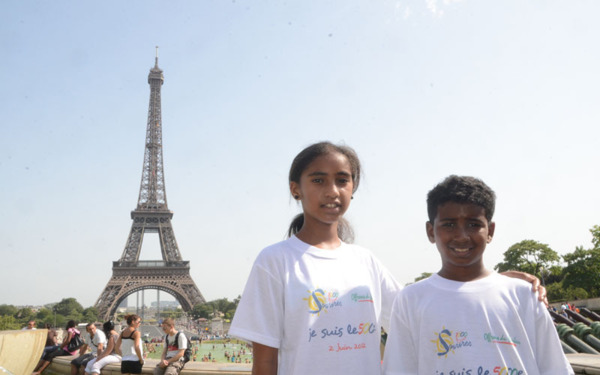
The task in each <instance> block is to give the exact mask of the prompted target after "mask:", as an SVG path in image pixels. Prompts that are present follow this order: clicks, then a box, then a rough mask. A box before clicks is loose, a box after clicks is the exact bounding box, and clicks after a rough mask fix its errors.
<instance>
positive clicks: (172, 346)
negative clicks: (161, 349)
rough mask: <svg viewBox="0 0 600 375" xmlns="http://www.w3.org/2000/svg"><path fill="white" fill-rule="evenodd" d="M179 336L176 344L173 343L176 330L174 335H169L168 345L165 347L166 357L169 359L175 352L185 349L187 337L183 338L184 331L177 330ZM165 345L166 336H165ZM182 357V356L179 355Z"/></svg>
mask: <svg viewBox="0 0 600 375" xmlns="http://www.w3.org/2000/svg"><path fill="white" fill-rule="evenodd" d="M178 333H179V338H178V339H177V344H178V345H176V344H175V336H177V332H176V333H175V334H174V335H169V336H168V337H169V347H168V349H167V356H166V358H167V359H169V358H171V357H175V356H176V355H177V353H179V351H180V350H182V349H187V339H186V338H185V333H183V332H178ZM165 345H166V338H165ZM181 358H182V359H183V356H182V357H181Z"/></svg>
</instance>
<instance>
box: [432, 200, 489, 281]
mask: <svg viewBox="0 0 600 375" xmlns="http://www.w3.org/2000/svg"><path fill="white" fill-rule="evenodd" d="M426 229H427V237H429V241H431V243H435V245H436V246H437V248H438V251H439V252H440V255H441V257H442V269H441V270H440V272H439V275H440V276H442V277H444V278H447V279H450V280H456V281H471V280H476V279H478V278H481V277H484V276H486V275H488V274H489V271H487V270H486V269H485V267H484V265H483V252H484V250H485V247H486V245H487V244H488V243H490V242H491V241H492V237H493V235H494V229H495V223H493V222H492V223H488V221H487V219H486V217H485V209H484V208H483V207H480V206H477V205H475V204H471V203H456V202H446V203H444V204H442V205H440V206H438V210H437V215H436V217H435V219H434V222H433V224H432V223H430V222H427V228H426Z"/></svg>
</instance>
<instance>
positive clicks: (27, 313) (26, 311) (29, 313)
mask: <svg viewBox="0 0 600 375" xmlns="http://www.w3.org/2000/svg"><path fill="white" fill-rule="evenodd" d="M34 317H35V314H34V312H33V310H32V309H31V307H23V308H20V309H19V311H17V313H16V314H15V318H17V319H18V320H19V321H20V322H23V323H26V322H28V321H30V320H32V319H34Z"/></svg>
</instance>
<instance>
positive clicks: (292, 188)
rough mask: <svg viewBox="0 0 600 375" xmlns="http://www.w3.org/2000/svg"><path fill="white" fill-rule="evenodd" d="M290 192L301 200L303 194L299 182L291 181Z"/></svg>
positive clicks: (296, 198)
mask: <svg viewBox="0 0 600 375" xmlns="http://www.w3.org/2000/svg"><path fill="white" fill-rule="evenodd" d="M290 194H292V197H294V199H295V200H300V198H301V197H302V196H301V195H300V186H298V183H296V182H294V181H291V182H290Z"/></svg>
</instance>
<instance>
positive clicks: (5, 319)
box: [0, 315, 21, 331]
mask: <svg viewBox="0 0 600 375" xmlns="http://www.w3.org/2000/svg"><path fill="white" fill-rule="evenodd" d="M20 328H21V324H19V323H18V322H17V319H15V317H14V316H12V315H1V316H0V331H6V330H11V329H20Z"/></svg>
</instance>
